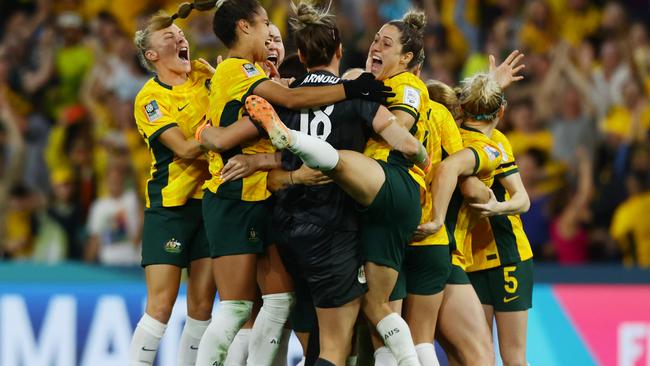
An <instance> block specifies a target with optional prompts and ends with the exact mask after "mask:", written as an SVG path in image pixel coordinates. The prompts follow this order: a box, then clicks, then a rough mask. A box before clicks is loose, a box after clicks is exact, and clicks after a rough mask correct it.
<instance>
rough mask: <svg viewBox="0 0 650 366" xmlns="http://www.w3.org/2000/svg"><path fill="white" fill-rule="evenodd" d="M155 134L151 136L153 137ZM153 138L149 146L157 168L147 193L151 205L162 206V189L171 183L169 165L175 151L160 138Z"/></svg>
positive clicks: (148, 185) (148, 184)
mask: <svg viewBox="0 0 650 366" xmlns="http://www.w3.org/2000/svg"><path fill="white" fill-rule="evenodd" d="M170 126H171V125H170ZM160 130H162V128H161V129H160ZM160 130H158V131H160ZM154 136H155V134H154ZM154 136H151V138H153V137H154ZM151 138H150V141H149V146H150V147H151V152H152V153H153V156H154V159H155V163H154V167H155V168H156V170H155V171H154V172H153V174H152V176H151V180H150V181H149V183H147V193H148V195H149V206H150V207H160V206H163V196H162V190H163V188H165V187H166V186H167V183H169V165H170V164H171V163H172V162H173V161H174V152H173V151H172V150H171V149H169V148H168V147H167V146H165V145H164V144H163V143H162V142H160V141H159V140H158V139H155V138H154V139H153V140H151Z"/></svg>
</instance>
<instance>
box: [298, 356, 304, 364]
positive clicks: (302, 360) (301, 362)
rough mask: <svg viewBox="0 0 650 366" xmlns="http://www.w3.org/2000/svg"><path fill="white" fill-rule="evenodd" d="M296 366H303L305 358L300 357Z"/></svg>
mask: <svg viewBox="0 0 650 366" xmlns="http://www.w3.org/2000/svg"><path fill="white" fill-rule="evenodd" d="M296 366H305V356H302V359H301V360H300V362H298V363H297V364H296Z"/></svg>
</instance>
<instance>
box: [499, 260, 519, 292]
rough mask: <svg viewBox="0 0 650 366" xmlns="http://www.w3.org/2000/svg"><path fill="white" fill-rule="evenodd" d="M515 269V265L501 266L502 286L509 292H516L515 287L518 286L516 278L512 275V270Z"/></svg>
mask: <svg viewBox="0 0 650 366" xmlns="http://www.w3.org/2000/svg"><path fill="white" fill-rule="evenodd" d="M516 270H517V267H515V266H509V267H503V280H504V281H505V285H503V288H504V289H505V290H506V292H507V293H509V294H514V293H515V292H517V287H518V286H519V283H518V282H517V279H516V278H515V276H513V275H512V272H514V271H516Z"/></svg>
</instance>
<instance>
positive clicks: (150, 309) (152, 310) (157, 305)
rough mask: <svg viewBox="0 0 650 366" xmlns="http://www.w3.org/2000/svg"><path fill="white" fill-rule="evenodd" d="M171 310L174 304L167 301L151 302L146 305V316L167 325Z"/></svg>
mask: <svg viewBox="0 0 650 366" xmlns="http://www.w3.org/2000/svg"><path fill="white" fill-rule="evenodd" d="M173 308H174V304H173V303H170V302H168V301H151V302H148V303H147V314H149V315H150V316H151V317H152V318H154V319H156V320H158V321H159V322H161V323H165V324H167V322H168V321H169V317H171V315H172V309H173Z"/></svg>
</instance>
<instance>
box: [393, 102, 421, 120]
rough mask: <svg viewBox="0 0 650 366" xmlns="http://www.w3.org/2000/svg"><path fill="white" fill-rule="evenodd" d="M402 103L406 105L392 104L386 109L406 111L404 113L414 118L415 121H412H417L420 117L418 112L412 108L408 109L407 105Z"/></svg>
mask: <svg viewBox="0 0 650 366" xmlns="http://www.w3.org/2000/svg"><path fill="white" fill-rule="evenodd" d="M403 105H408V104H401V105H400V104H395V105H392V106H390V107H388V110H389V111H402V112H406V113H408V114H409V115H411V116H412V117H413V118H415V122H414V123H417V122H418V119H419V118H420V113H416V112H413V110H411V109H409V108H407V107H403ZM411 108H412V107H411Z"/></svg>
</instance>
